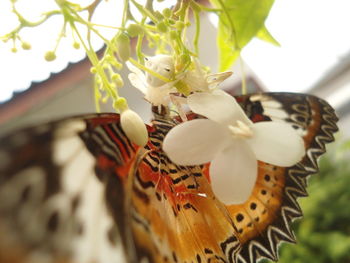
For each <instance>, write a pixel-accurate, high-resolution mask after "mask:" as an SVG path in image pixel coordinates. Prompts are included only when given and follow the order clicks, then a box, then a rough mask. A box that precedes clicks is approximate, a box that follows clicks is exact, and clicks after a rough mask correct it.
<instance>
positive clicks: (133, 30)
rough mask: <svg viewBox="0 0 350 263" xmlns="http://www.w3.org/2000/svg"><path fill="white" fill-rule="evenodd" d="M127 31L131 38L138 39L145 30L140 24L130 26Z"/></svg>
mask: <svg viewBox="0 0 350 263" xmlns="http://www.w3.org/2000/svg"><path fill="white" fill-rule="evenodd" d="M126 31H127V32H128V34H129V35H130V36H131V37H136V36H138V35H140V34H142V33H143V28H142V26H140V25H138V24H130V25H129V26H128V28H127V29H126Z"/></svg>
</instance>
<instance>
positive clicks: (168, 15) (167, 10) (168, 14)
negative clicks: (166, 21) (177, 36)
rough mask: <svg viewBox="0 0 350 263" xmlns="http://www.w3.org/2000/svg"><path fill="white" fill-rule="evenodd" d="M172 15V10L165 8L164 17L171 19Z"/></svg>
mask: <svg viewBox="0 0 350 263" xmlns="http://www.w3.org/2000/svg"><path fill="white" fill-rule="evenodd" d="M171 14H172V12H171V10H170V8H164V10H163V15H164V16H165V17H167V18H169V17H171Z"/></svg>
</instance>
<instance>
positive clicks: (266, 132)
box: [247, 122, 305, 167]
mask: <svg viewBox="0 0 350 263" xmlns="http://www.w3.org/2000/svg"><path fill="white" fill-rule="evenodd" d="M252 129H253V134H254V135H253V137H252V138H250V139H247V142H248V143H249V145H250V146H251V148H252V150H253V151H254V153H255V155H256V158H257V159H258V160H260V161H263V162H267V163H270V164H273V165H278V166H283V167H287V166H292V165H294V164H296V163H297V162H299V161H300V160H301V159H302V158H303V156H304V155H305V147H304V141H303V139H302V138H301V137H300V136H299V135H298V134H297V132H296V131H295V130H294V129H293V128H292V127H291V126H290V125H288V124H285V123H280V122H258V123H254V125H253V127H252Z"/></svg>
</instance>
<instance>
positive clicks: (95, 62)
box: [70, 22, 119, 100]
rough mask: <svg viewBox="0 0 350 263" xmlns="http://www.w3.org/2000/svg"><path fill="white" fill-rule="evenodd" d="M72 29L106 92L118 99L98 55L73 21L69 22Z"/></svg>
mask: <svg viewBox="0 0 350 263" xmlns="http://www.w3.org/2000/svg"><path fill="white" fill-rule="evenodd" d="M70 25H71V27H72V29H73V30H74V31H75V33H76V34H77V36H78V38H79V40H80V42H81V43H82V45H83V47H84V49H85V52H86V55H87V56H88V58H89V59H90V61H91V63H92V65H93V66H94V67H95V68H96V71H97V74H98V75H99V76H100V78H101V80H102V84H103V86H104V87H105V89H106V91H107V93H108V94H109V95H110V96H111V97H112V98H113V99H114V100H116V99H118V98H119V96H118V92H117V90H113V89H112V88H111V85H110V83H109V81H108V79H107V76H106V74H105V72H104V70H103V68H102V67H101V66H100V65H99V60H98V57H97V55H96V53H95V51H94V50H93V49H92V47H91V46H90V47H89V48H88V47H87V46H86V44H85V42H84V40H83V38H82V36H81V35H80V33H79V31H78V30H77V28H76V26H75V25H74V23H73V22H71V23H70Z"/></svg>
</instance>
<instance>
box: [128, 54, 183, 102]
mask: <svg viewBox="0 0 350 263" xmlns="http://www.w3.org/2000/svg"><path fill="white" fill-rule="evenodd" d="M126 65H127V67H128V68H129V70H130V71H131V73H130V74H129V76H128V77H129V80H130V82H131V84H132V85H133V86H134V87H135V88H137V89H138V90H140V91H141V92H142V93H143V94H145V99H146V100H148V101H149V102H150V103H152V104H153V105H154V106H159V105H168V104H169V102H170V97H169V94H170V93H171V92H176V89H175V87H174V84H175V83H176V82H177V80H176V81H171V82H165V81H163V80H161V79H159V78H157V77H155V76H153V75H152V74H150V73H148V72H146V74H144V73H143V72H142V71H141V70H140V69H139V68H137V67H135V66H134V65H133V64H131V63H130V62H127V63H126ZM145 66H146V67H147V68H149V69H150V70H152V71H153V72H155V73H158V74H160V75H162V76H163V77H165V78H167V79H173V77H174V71H175V69H174V60H173V58H172V57H171V56H167V55H157V56H154V57H149V58H147V59H146V63H145Z"/></svg>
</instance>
